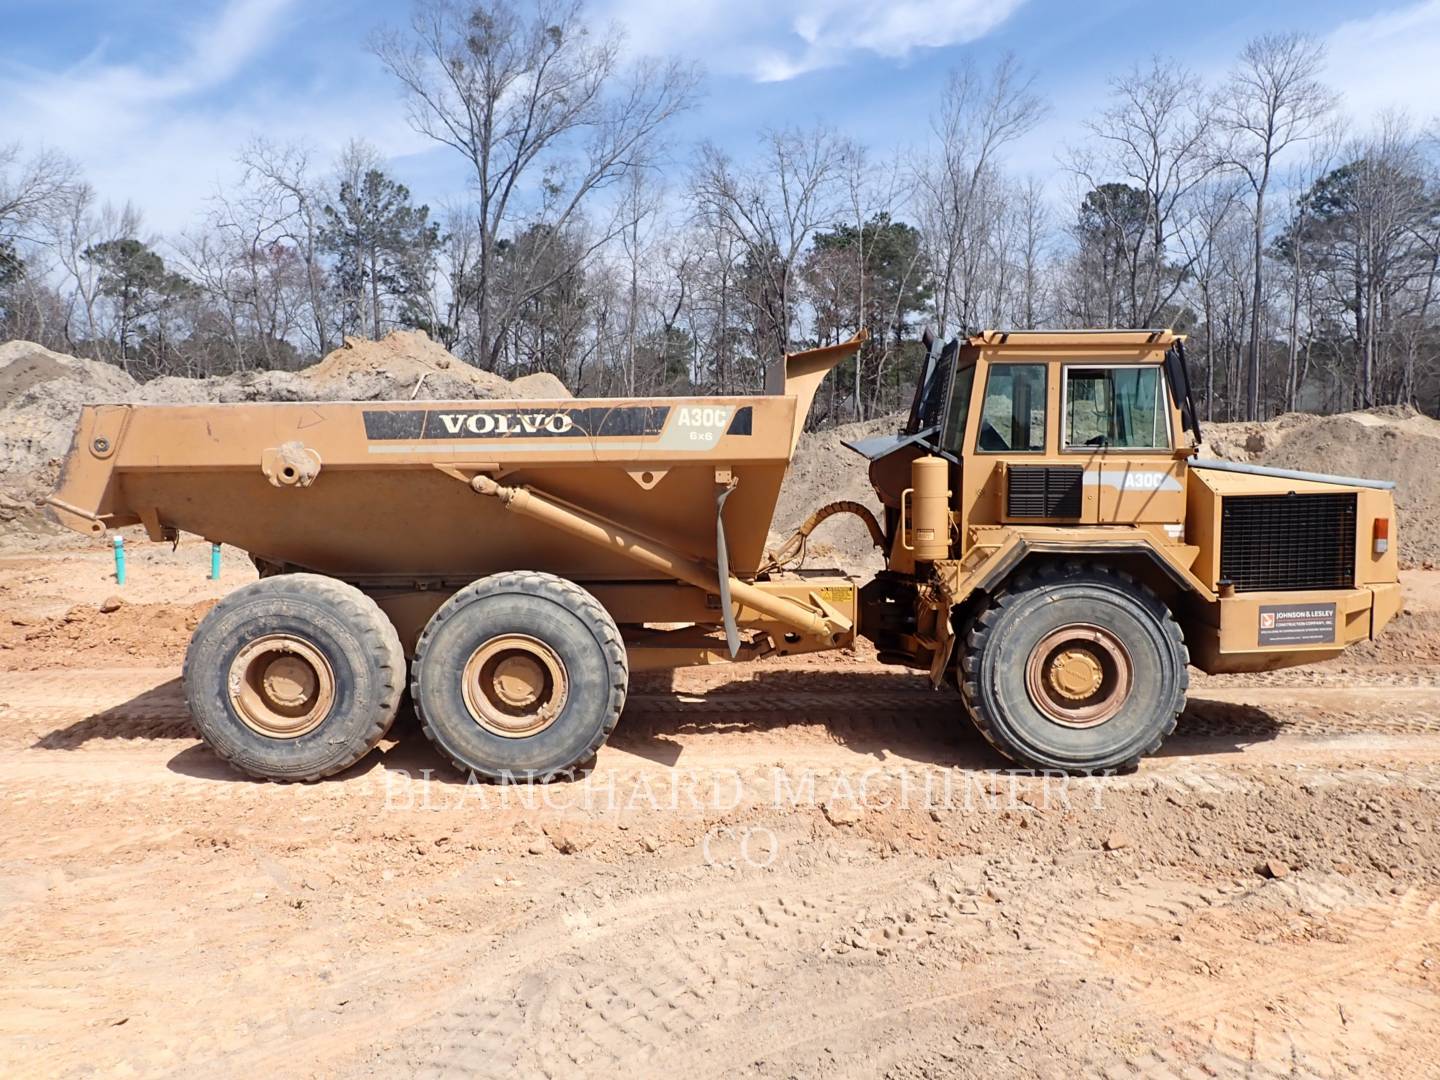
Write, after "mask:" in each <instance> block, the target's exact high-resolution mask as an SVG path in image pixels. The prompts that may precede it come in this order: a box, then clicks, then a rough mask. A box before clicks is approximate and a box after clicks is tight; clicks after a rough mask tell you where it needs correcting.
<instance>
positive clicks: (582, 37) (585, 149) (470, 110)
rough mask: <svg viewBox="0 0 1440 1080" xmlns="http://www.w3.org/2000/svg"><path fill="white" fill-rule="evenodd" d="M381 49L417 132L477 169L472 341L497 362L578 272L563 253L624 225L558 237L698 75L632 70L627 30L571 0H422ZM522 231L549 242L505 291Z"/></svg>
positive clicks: (621, 220) (676, 67) (634, 161)
mask: <svg viewBox="0 0 1440 1080" xmlns="http://www.w3.org/2000/svg"><path fill="white" fill-rule="evenodd" d="M373 48H374V51H375V53H376V55H377V56H378V57H379V58H380V60H381V62H382V63H383V64H384V65H385V67H386V68H387V69H388V70H389V71H390V73H391V74H392V75H394V76H395V78H396V79H398V80H399V82H400V84H401V85H402V86H403V87H404V89H405V93H406V96H407V97H408V99H409V105H410V120H411V123H412V124H413V125H414V127H415V129H416V130H417V131H419V132H421V133H423V134H425V135H427V136H429V137H430V138H432V139H434V140H436V141H437V142H439V143H441V144H443V145H445V146H449V147H451V148H452V149H454V150H455V151H456V152H458V153H459V154H461V155H462V156H463V157H464V159H465V160H466V162H467V163H468V164H469V166H470V169H471V172H472V176H471V182H472V184H473V190H474V197H475V201H476V217H477V219H478V222H479V225H480V232H479V251H478V252H477V257H476V261H475V275H476V320H477V326H476V344H477V346H478V348H479V352H480V356H481V358H482V359H485V360H488V361H489V362H490V363H491V364H492V366H493V364H494V363H495V361H496V360H498V357H499V355H500V350H501V348H502V344H503V342H504V340H505V337H506V335H507V333H508V331H509V329H510V324H511V322H512V321H513V320H514V318H515V316H516V313H517V312H518V311H519V309H520V308H521V307H522V306H524V305H525V304H526V303H528V302H529V301H530V300H531V299H533V298H534V297H535V296H536V295H538V294H540V293H542V292H544V291H545V290H546V289H548V288H550V287H551V286H553V285H554V284H555V283H556V281H557V280H559V278H560V277H563V276H564V275H566V274H569V273H571V272H573V271H574V269H575V268H576V265H577V263H576V262H574V261H573V260H572V258H571V257H568V256H567V257H566V258H556V256H557V255H558V254H560V253H562V252H567V251H573V252H574V256H573V258H574V259H584V258H586V257H587V256H588V255H589V254H591V253H592V252H593V251H594V250H595V249H596V248H597V247H598V246H599V245H601V244H603V243H605V242H606V241H607V240H609V239H611V238H612V237H614V236H617V235H618V234H619V233H620V232H621V231H622V230H623V229H624V228H625V227H626V225H627V224H628V222H627V220H626V219H625V217H624V215H623V214H620V213H616V214H614V215H613V216H612V218H611V220H610V221H609V222H608V223H607V224H606V225H605V226H603V227H601V228H598V229H595V230H593V231H592V235H591V236H590V237H589V242H588V243H587V244H585V245H583V246H580V247H576V246H575V245H573V244H570V243H568V242H565V241H562V240H561V238H562V237H567V236H570V234H572V233H573V231H574V230H573V228H572V227H573V226H574V225H575V224H576V223H577V221H578V219H579V216H580V214H581V211H582V209H583V208H584V207H585V206H586V205H587V204H588V203H589V202H590V201H591V196H593V195H594V194H595V193H596V192H598V191H601V190H603V189H605V188H608V187H611V186H612V185H614V184H616V183H617V182H618V181H619V180H621V179H622V178H623V177H624V176H625V175H626V174H627V173H628V172H629V171H630V170H632V169H634V168H637V167H639V166H641V165H642V164H644V163H645V162H646V161H647V160H648V159H649V158H650V157H652V156H653V155H654V154H655V152H656V146H655V139H656V135H657V133H658V132H659V130H660V129H661V128H662V127H663V126H664V124H665V123H666V121H668V120H669V119H670V118H671V117H673V116H674V115H675V114H676V113H678V112H681V111H682V110H684V109H686V108H688V107H689V106H690V104H691V103H692V101H693V98H694V92H695V87H696V75H695V73H694V71H693V70H692V69H691V68H689V67H686V66H682V65H680V64H678V63H661V62H658V61H653V60H643V61H640V62H638V63H637V64H635V65H633V66H632V67H631V68H630V69H628V70H627V69H626V68H624V67H623V65H622V63H621V49H620V39H619V37H618V36H617V35H616V34H615V33H611V34H608V35H606V36H603V37H596V36H594V35H593V34H592V33H591V31H590V30H589V29H588V27H587V26H586V24H585V22H584V19H583V15H582V10H581V7H580V5H579V4H578V3H575V2H570V0H539V2H538V3H536V4H535V5H534V6H533V7H529V6H527V7H525V8H519V9H517V8H516V7H513V6H511V5H510V4H509V3H506V2H505V0H484V2H482V3H477V4H474V5H471V6H468V7H460V6H458V5H456V4H454V3H451V2H450V0H420V2H419V3H418V4H417V6H416V8H415V13H414V17H413V18H412V20H411V24H410V31H409V33H408V34H404V35H402V34H398V33H389V34H384V35H381V36H379V37H377V38H376V40H375V41H374V44H373ZM522 230H524V231H527V232H529V233H530V234H532V235H533V236H534V237H536V238H539V242H538V243H535V244H532V245H530V258H531V261H530V263H529V265H528V266H526V267H523V268H516V267H511V268H510V272H508V273H507V274H506V278H507V281H508V282H509V283H510V285H511V288H512V291H511V293H510V294H509V295H506V296H504V297H500V296H498V295H496V290H495V288H494V286H495V280H496V258H497V252H498V249H499V246H500V244H501V242H502V241H503V240H506V239H507V237H513V236H514V235H515V234H517V233H519V232H520V231H522ZM537 230H538V231H537ZM545 238H550V239H545ZM572 238H573V237H572Z"/></svg>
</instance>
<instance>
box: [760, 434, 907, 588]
mask: <svg viewBox="0 0 1440 1080" xmlns="http://www.w3.org/2000/svg"><path fill="white" fill-rule="evenodd" d="M901 420H902V418H901V417H900V416H899V415H898V414H897V415H895V416H883V417H880V418H879V419H876V420H864V421H861V422H860V423H857V424H840V425H838V426H836V427H832V428H825V429H823V430H821V431H814V432H806V433H805V434H803V435H801V436H800V443H799V445H798V446H796V447H795V457H794V458H793V459H792V460H791V462H790V470H789V471H788V472H787V473H786V474H785V483H784V484H783V485H782V486H781V488H780V501H779V503H778V504H777V505H776V507H775V520H774V521H773V522H772V523H771V535H770V548H771V549H772V550H773V549H774V548H775V547H776V546H777V545H778V544H779V543H781V542H782V541H783V540H784V539H785V538H786V537H788V536H789V535H790V534H791V533H792V532H794V531H795V529H796V528H797V527H799V526H800V524H801V523H802V522H804V520H805V519H806V518H807V517H809V516H810V515H811V514H812V513H814V512H815V511H816V510H818V509H820V507H822V506H824V505H825V504H826V503H831V502H836V501H838V500H840V499H851V500H853V501H855V502H858V503H861V504H863V505H864V506H868V507H869V508H870V509H871V510H873V511H874V512H875V514H876V515H877V516H879V515H880V500H879V499H877V498H876V497H875V490H874V489H873V488H872V487H871V486H870V474H869V466H870V463H869V462H868V461H866V460H865V459H864V458H863V457H861V456H860V455H859V454H857V453H856V452H855V451H854V450H851V449H849V448H848V447H846V446H845V445H844V444H845V443H846V442H853V441H854V440H856V439H863V438H866V437H868V436H871V435H889V434H891V433H893V432H895V431H897V430H899V428H900V425H901ZM805 563H806V565H807V566H811V567H820V566H838V567H840V568H841V569H842V570H846V571H848V572H850V573H856V574H858V573H864V572H866V571H872V570H879V569H881V567H882V566H883V563H884V560H883V559H882V558H881V557H880V555H879V553H878V552H877V551H876V549H875V545H874V544H873V543H871V540H870V534H869V533H868V532H867V531H866V530H865V526H864V525H862V524H861V523H860V522H859V521H858V520H857V519H855V518H854V517H851V516H850V515H848V514H847V515H844V516H841V517H837V518H832V519H831V520H830V521H827V522H826V523H825V524H823V525H821V526H820V527H819V528H818V529H817V530H816V531H815V533H814V534H813V539H812V540H811V542H810V544H809V545H808V549H807V556H806V560H805Z"/></svg>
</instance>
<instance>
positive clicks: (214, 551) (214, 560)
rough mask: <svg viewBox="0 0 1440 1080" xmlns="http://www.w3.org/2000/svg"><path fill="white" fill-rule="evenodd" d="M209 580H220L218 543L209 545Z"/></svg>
mask: <svg viewBox="0 0 1440 1080" xmlns="http://www.w3.org/2000/svg"><path fill="white" fill-rule="evenodd" d="M210 580H211V581H219V580H220V545H219V544H211V545H210Z"/></svg>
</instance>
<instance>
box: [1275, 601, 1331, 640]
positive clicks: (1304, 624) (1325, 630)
mask: <svg viewBox="0 0 1440 1080" xmlns="http://www.w3.org/2000/svg"><path fill="white" fill-rule="evenodd" d="M1334 641H1335V605H1334V604H1262V605H1261V606H1260V644H1261V645H1319V644H1327V645H1328V644H1331V643H1333V642H1334Z"/></svg>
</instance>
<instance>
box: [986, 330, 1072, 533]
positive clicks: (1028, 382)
mask: <svg viewBox="0 0 1440 1080" xmlns="http://www.w3.org/2000/svg"><path fill="white" fill-rule="evenodd" d="M1058 370H1059V369H1058V365H1056V364H1054V363H1053V362H1049V361H1046V360H1043V359H1039V358H1033V357H1032V358H1026V359H1015V360H999V359H994V360H990V361H988V362H986V363H982V364H981V365H980V370H979V372H978V374H977V382H976V386H975V391H974V403H973V405H972V409H971V419H970V425H969V429H970V430H969V438H968V439H967V440H966V443H967V449H966V452H965V470H966V491H967V499H966V500H965V505H966V507H967V508H968V512H969V520H968V522H967V525H998V524H1008V523H1012V522H1013V523H1022V522H1023V523H1028V524H1041V525H1057V524H1064V525H1074V524H1079V523H1082V522H1084V521H1086V520H1090V521H1093V520H1094V518H1093V504H1091V503H1089V502H1087V500H1086V499H1085V497H1084V495H1085V492H1084V488H1083V476H1084V469H1083V468H1082V467H1081V466H1079V464H1078V463H1077V462H1075V461H1074V459H1073V458H1066V457H1063V456H1061V455H1060V454H1059V453H1058V452H1057V440H1056V437H1055V432H1054V428H1055V425H1054V422H1053V421H1054V417H1055V414H1056V412H1057V411H1058V407H1059V388H1058V383H1057V379H1056V376H1057V374H1058Z"/></svg>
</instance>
